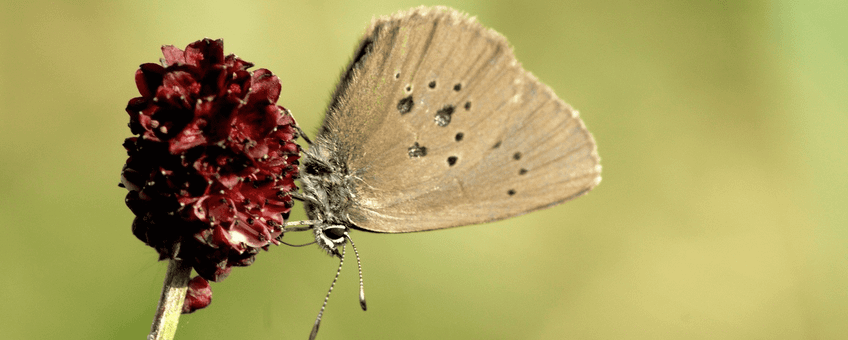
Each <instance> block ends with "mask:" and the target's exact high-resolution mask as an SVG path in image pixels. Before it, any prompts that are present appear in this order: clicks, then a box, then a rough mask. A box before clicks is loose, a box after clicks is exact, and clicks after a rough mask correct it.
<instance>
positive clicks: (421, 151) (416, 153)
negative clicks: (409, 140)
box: [407, 142, 427, 158]
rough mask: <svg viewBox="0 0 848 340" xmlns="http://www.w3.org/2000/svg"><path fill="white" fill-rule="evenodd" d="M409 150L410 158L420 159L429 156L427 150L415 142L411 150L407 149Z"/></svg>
mask: <svg viewBox="0 0 848 340" xmlns="http://www.w3.org/2000/svg"><path fill="white" fill-rule="evenodd" d="M407 150H409V158H418V157H424V156H427V148H426V147H423V146H421V145H418V142H415V144H412V146H410V147H409V149H407Z"/></svg>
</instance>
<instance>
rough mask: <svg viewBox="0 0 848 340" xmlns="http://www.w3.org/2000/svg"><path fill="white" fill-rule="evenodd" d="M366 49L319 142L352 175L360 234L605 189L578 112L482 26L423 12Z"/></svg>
mask: <svg viewBox="0 0 848 340" xmlns="http://www.w3.org/2000/svg"><path fill="white" fill-rule="evenodd" d="M357 51H358V52H357V54H356V55H355V57H354V59H353V61H352V62H351V64H350V65H349V67H348V69H347V71H346V72H345V73H344V74H343V76H342V81H341V82H340V84H339V86H338V88H337V89H336V93H335V95H334V97H333V98H334V99H333V100H332V102H331V104H330V107H329V109H328V113H327V116H326V118H325V121H324V125H323V127H322V130H321V132H320V134H319V139H320V142H321V143H330V144H332V145H327V150H332V151H331V152H334V153H336V155H335V156H336V157H335V158H338V159H343V160H344V162H345V163H346V167H347V171H348V173H349V174H350V176H351V178H352V183H353V190H352V199H351V201H352V202H350V206H349V208H348V209H347V212H346V213H347V218H348V220H349V221H350V222H352V223H353V224H354V225H355V226H356V227H359V228H362V229H365V230H369V231H375V232H388V233H397V232H412V231H423V230H433V229H440V228H448V227H454V226H461V225H468V224H476V223H483V222H489V221H495V220H499V219H503V218H507V217H511V216H515V215H519V214H523V213H526V212H530V211H533V210H537V209H542V208H546V207H549V206H551V205H555V204H558V203H562V202H564V201H567V200H569V199H572V198H575V197H577V196H580V195H582V194H584V193H586V192H587V191H589V190H590V189H592V188H593V187H594V186H595V185H597V184H598V183H599V182H600V179H601V178H600V171H601V167H600V164H599V162H600V159H599V157H598V154H597V149H596V146H595V142H594V140H593V138H592V135H591V134H590V133H589V131H588V130H586V127H585V125H584V124H583V122H582V121H581V120H580V118H579V117H578V115H577V111H575V110H574V109H572V108H571V107H570V106H569V105H568V104H566V103H565V102H563V101H562V100H561V99H559V98H557V96H556V95H555V94H554V93H553V91H552V90H551V89H550V88H548V87H547V86H546V85H544V84H542V83H540V82H539V81H538V80H537V79H536V78H535V77H534V76H533V75H531V74H530V73H529V72H527V71H525V70H524V69H523V68H522V67H521V65H520V64H519V63H518V61H516V59H515V57H514V55H513V53H512V50H511V48H510V47H509V45H508V44H507V41H506V39H505V38H504V37H503V36H501V35H500V34H498V33H497V32H494V31H492V30H489V29H486V28H484V27H483V26H481V25H480V24H479V23H477V22H476V21H475V20H474V19H473V18H468V17H467V16H466V15H464V14H461V13H459V12H457V11H454V10H452V9H448V8H444V7H435V8H424V7H421V8H416V9H413V10H411V11H407V12H402V13H399V14H396V15H394V16H392V17H384V18H379V19H375V20H374V22H373V23H372V25H371V27H370V28H369V29H368V31H367V33H366V35H365V37H364V39H363V41H362V43H361V44H360V47H359V48H358V49H357Z"/></svg>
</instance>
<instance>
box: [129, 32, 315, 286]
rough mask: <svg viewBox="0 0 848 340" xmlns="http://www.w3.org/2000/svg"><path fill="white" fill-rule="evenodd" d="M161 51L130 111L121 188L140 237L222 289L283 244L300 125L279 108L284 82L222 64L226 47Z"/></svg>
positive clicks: (235, 62)
mask: <svg viewBox="0 0 848 340" xmlns="http://www.w3.org/2000/svg"><path fill="white" fill-rule="evenodd" d="M162 52H163V54H164V55H165V58H164V59H162V60H161V63H162V65H159V64H143V65H141V67H140V69H139V70H138V71H137V72H136V75H135V82H136V85H137V86H138V90H139V92H140V93H141V97H138V98H133V99H132V100H130V101H129V104H128V105H127V113H129V116H130V123H129V127H130V130H131V131H132V133H133V134H134V135H136V136H135V137H131V138H127V139H126V141H125V142H124V147H125V148H126V150H127V154H128V155H129V158H128V159H127V163H126V165H124V168H123V171H122V173H121V184H122V186H123V187H125V188H127V190H129V193H127V197H126V203H127V206H128V207H129V208H130V210H132V212H133V213H134V214H135V215H136V217H135V220H134V221H133V225H132V230H133V234H135V236H136V237H138V238H139V239H140V240H142V241H143V242H144V243H146V244H147V245H149V246H151V247H153V248H154V249H156V251H157V252H158V253H159V258H160V259H174V258H179V259H182V260H184V261H188V262H189V264H191V266H192V267H194V269H195V271H197V273H198V274H199V275H200V276H201V277H203V278H205V279H207V280H211V281H220V280H223V279H224V278H226V276H227V275H229V273H230V270H231V267H232V266H247V265H250V264H251V263H253V261H254V260H255V256H256V254H257V253H258V252H259V249H260V248H262V249H266V250H267V249H268V245H269V244H278V243H279V242H278V241H277V240H276V238H277V237H278V236H279V235H280V233H281V232H282V226H283V224H284V223H285V220H286V219H287V218H288V214H289V211H290V209H291V207H292V205H293V204H292V199H291V197H290V196H289V193H290V192H292V191H294V190H296V188H297V187H296V186H295V184H294V179H295V178H296V177H297V172H298V168H297V164H298V163H297V160H298V157H299V156H298V150H299V148H298V146H297V144H295V142H294V139H295V138H297V133H296V129H295V122H294V119H293V118H292V116H291V114H290V113H289V112H288V110H286V109H285V108H283V107H282V106H278V105H276V102H277V99H278V98H279V95H280V88H281V87H280V80H279V78H277V77H276V76H274V75H273V74H272V73H271V72H270V71H268V70H266V69H258V70H256V71H253V72H250V71H247V69H248V68H250V67H252V66H253V64H251V63H249V62H246V61H244V60H241V59H240V58H238V57H236V56H235V55H232V54H230V55H227V56H224V52H223V41H222V40H211V39H204V40H201V41H197V42H194V43H192V44H190V45H188V46H187V47H186V49H185V50H180V49H179V48H176V47H174V46H163V47H162Z"/></svg>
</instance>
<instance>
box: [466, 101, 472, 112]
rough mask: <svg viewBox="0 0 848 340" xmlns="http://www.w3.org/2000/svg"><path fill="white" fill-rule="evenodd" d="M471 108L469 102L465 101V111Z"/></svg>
mask: <svg viewBox="0 0 848 340" xmlns="http://www.w3.org/2000/svg"><path fill="white" fill-rule="evenodd" d="M468 110H471V102H465V111H468Z"/></svg>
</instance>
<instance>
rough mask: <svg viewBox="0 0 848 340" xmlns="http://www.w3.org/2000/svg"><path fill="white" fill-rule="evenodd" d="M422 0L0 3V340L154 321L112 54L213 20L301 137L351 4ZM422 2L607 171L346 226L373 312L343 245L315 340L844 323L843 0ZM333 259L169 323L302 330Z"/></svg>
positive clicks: (146, 58)
mask: <svg viewBox="0 0 848 340" xmlns="http://www.w3.org/2000/svg"><path fill="white" fill-rule="evenodd" d="M420 4H421V3H419V2H412V1H405V0H404V1H359V2H356V3H354V2H335V1H312V2H305V1H304V2H290V3H289V2H285V1H277V2H273V3H266V2H257V1H241V2H232V1H192V2H179V3H176V2H171V1H157V2H134V1H109V2H105V1H104V2H95V1H88V2H70V1H69V2H61V1H29V2H26V3H24V2H17V1H3V2H2V3H0V159H1V160H2V165H0V226H2V228H3V229H2V230H3V233H2V237H0V239H2V241H3V242H2V243H3V246H2V248H0V249H2V250H0V256H2V260H0V269H1V270H0V272H1V273H2V275H0V301H1V302H0V338H3V339H54V338H59V339H140V338H142V337H144V336H145V335H146V334H147V332H148V331H149V327H150V322H151V320H152V317H153V313H154V309H155V307H156V302H157V298H158V294H159V290H160V288H161V283H162V279H163V276H164V271H165V268H166V263H164V262H156V261H155V260H156V255H155V254H154V251H153V250H152V249H150V248H147V247H145V246H144V245H143V244H142V243H141V242H139V241H138V240H137V239H135V237H133V235H132V234H131V232H130V223H131V220H132V215H131V213H130V212H129V210H128V209H127V208H126V207H125V205H124V202H123V199H124V195H125V190H124V189H121V188H119V187H118V186H117V184H118V180H119V172H120V169H121V166H122V164H123V162H124V160H125V157H126V156H125V152H124V150H123V148H122V147H121V143H122V141H123V139H124V138H125V137H128V136H129V130H128V128H127V127H126V123H127V121H128V117H127V115H126V113H125V112H124V107H125V106H126V103H127V101H128V100H129V99H130V98H132V97H135V96H137V95H138V94H137V93H138V92H137V90H136V87H135V85H134V82H133V74H134V72H135V70H136V69H137V67H138V65H139V64H141V63H145V62H156V61H157V60H158V59H159V58H160V57H161V54H160V51H159V47H160V45H163V44H174V45H176V46H178V47H184V46H185V45H187V44H188V43H190V42H192V41H194V40H197V39H200V38H203V37H211V38H223V39H224V41H225V52H226V53H236V54H238V55H239V56H241V57H242V58H244V59H246V60H248V61H251V62H254V63H255V64H256V65H257V67H265V68H268V69H270V70H272V71H273V72H274V73H276V74H277V75H279V76H280V78H281V79H282V82H283V91H282V92H283V93H282V96H281V98H280V102H279V103H280V104H281V105H284V106H285V107H287V108H289V109H291V110H292V111H293V112H294V114H295V116H296V117H297V119H298V120H299V122H300V123H301V124H302V125H303V126H304V127H305V130H306V131H308V132H309V133H312V132H314V131H315V130H316V128H317V126H318V124H319V123H320V120H321V117H322V114H323V110H324V106H325V105H326V102H327V100H328V98H329V95H330V90H331V89H332V88H333V86H334V84H335V82H336V78H337V77H338V75H339V72H340V71H341V69H342V67H343V66H344V65H345V64H346V63H347V61H348V59H349V58H350V54H351V53H352V51H353V48H354V45H355V43H356V41H357V39H358V37H359V36H360V35H361V34H362V32H363V31H364V29H365V27H366V25H367V24H368V23H369V22H370V20H371V18H372V16H374V15H385V14H391V13H394V12H395V11H398V10H402V9H407V8H410V7H413V6H417V5H420ZM429 4H438V3H429ZM442 4H445V5H450V6H452V7H455V8H458V9H461V10H463V11H466V12H469V13H471V14H473V15H476V16H477V17H478V19H479V20H480V21H481V22H482V23H483V24H484V25H486V26H489V27H492V28H494V29H496V30H498V31H499V32H501V33H503V34H504V35H505V36H506V37H507V38H509V40H510V42H511V43H512V44H513V45H514V47H515V51H516V54H517V56H518V59H519V60H521V61H522V63H523V64H524V66H525V68H526V69H528V70H530V71H531V72H533V73H534V74H535V75H537V76H538V77H539V78H540V79H541V80H542V81H543V82H545V83H547V84H549V85H550V86H551V87H552V88H553V89H554V90H555V91H556V92H557V93H558V94H559V95H560V97H562V98H563V99H565V100H566V101H567V102H569V103H570V104H572V105H573V106H574V107H576V108H578V109H579V110H580V112H581V115H582V117H583V119H584V121H585V122H586V124H587V125H588V126H589V128H590V130H591V131H592V132H593V133H594V135H595V138H596V139H597V141H598V144H599V151H600V155H601V157H602V164H603V166H604V170H603V171H604V172H603V178H604V180H603V182H602V183H601V185H600V186H599V187H598V188H596V189H595V190H594V191H593V192H592V193H591V194H589V195H588V196H585V197H582V198H580V199H578V200H575V201H572V202H569V203H567V204H565V205H562V206H557V207H554V208H551V209H548V210H545V211H541V212H536V213H533V214H530V215H525V216H522V217H520V218H514V219H510V220H506V221H502V222H499V223H493V224H488V225H480V226H472V227H464V228H456V229H453V230H445V231H438V232H428V233H419V234H407V235H378V234H369V233H362V232H358V233H356V235H355V236H354V238H355V239H356V242H357V246H358V247H359V250H360V253H361V254H362V259H363V267H364V270H365V284H366V293H367V296H368V302H369V310H368V311H367V312H361V311H360V310H359V307H358V303H357V302H356V300H357V289H358V287H357V286H358V285H357V284H358V280H357V277H356V267H355V265H353V264H350V263H349V264H348V266H347V267H346V268H345V270H344V271H343V273H342V277H341V279H340V282H339V285H338V286H337V289H336V290H335V292H334V294H333V298H332V299H331V300H330V303H329V306H328V310H327V312H326V314H325V318H324V322H323V324H322V327H321V332H320V335H319V336H320V339H346V338H350V339H354V338H361V339H467V338H479V339H564V338H569V339H837V338H844V336H845V334H848V228H846V227H848V150H846V149H848V109H846V108H848V39H846V37H848V3H846V2H845V1H822V2H799V1H789V0H786V1H771V2H759V1H755V2H752V1H726V2H719V1H655V0H649V1H637V2H633V1H612V2H597V1H566V2H561V1H548V2H528V1H446V2H443V3H442ZM293 217H294V218H296V219H300V218H303V212H302V209H301V208H300V207H298V208H296V212H295V214H294V216H293ZM290 240H294V241H298V240H302V241H307V240H308V236H307V235H302V236H299V237H294V238H292V239H290ZM337 264H338V262H337V261H336V260H333V259H331V258H330V257H328V256H326V255H323V254H322V253H321V252H319V251H318V250H317V249H316V248H315V247H306V248H289V247H275V248H272V249H271V251H270V252H268V253H263V254H262V255H260V256H259V258H258V260H257V262H256V263H255V264H254V265H253V266H251V267H249V268H237V269H235V270H234V272H233V274H232V275H231V276H230V277H229V278H228V279H227V280H225V281H224V282H222V283H217V284H213V286H212V288H213V290H214V302H213V304H212V305H211V307H210V308H208V309H206V310H203V311H200V312H198V313H195V314H192V315H188V316H184V317H183V318H182V322H181V324H180V327H179V330H178V332H177V339H244V338H251V339H303V338H306V336H307V335H308V334H309V330H310V328H311V326H312V322H313V320H314V318H315V315H316V313H317V312H318V309H319V307H320V305H321V302H322V299H323V297H324V294H325V292H326V290H327V288H328V286H329V284H330V280H331V279H332V276H333V274H334V272H335V268H336V265H337Z"/></svg>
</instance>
